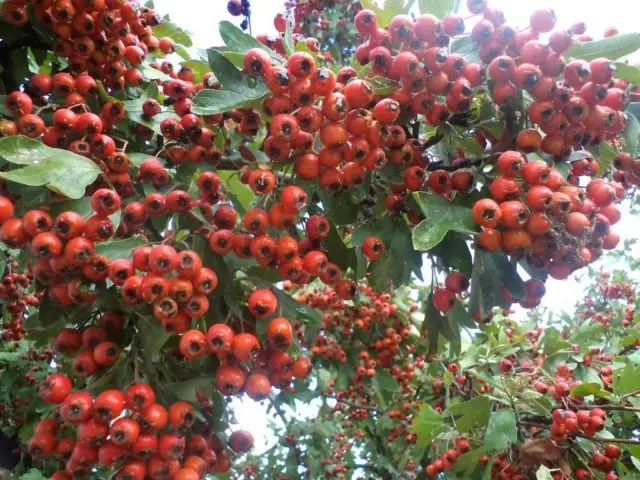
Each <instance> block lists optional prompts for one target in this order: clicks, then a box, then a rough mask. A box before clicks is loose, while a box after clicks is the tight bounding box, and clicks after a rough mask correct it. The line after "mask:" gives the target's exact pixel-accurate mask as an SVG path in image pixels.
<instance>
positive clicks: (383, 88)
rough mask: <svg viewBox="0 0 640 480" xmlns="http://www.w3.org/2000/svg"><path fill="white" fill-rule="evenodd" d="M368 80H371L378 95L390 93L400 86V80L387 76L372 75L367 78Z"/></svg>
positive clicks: (370, 83) (372, 86)
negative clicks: (396, 80)
mask: <svg viewBox="0 0 640 480" xmlns="http://www.w3.org/2000/svg"><path fill="white" fill-rule="evenodd" d="M367 82H369V85H371V88H373V89H374V90H375V92H376V95H389V94H390V93H393V92H395V91H396V90H397V89H399V88H400V85H399V84H398V82H394V81H393V80H391V79H389V78H386V77H378V76H376V77H372V78H369V79H367Z"/></svg>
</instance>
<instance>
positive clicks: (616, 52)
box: [565, 33, 640, 60]
mask: <svg viewBox="0 0 640 480" xmlns="http://www.w3.org/2000/svg"><path fill="white" fill-rule="evenodd" d="M638 49H640V33H621V34H619V35H615V36H613V37H608V38H603V39H602V40H596V41H592V42H575V43H574V44H573V46H572V47H571V48H570V49H569V51H568V52H567V53H566V54H565V55H566V56H567V57H570V58H581V59H583V60H593V59H594V58H600V57H605V58H608V59H610V60H617V59H618V58H620V57H624V56H625V55H629V54H630V53H633V52H635V51H636V50H638Z"/></svg>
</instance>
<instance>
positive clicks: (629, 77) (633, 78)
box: [616, 62, 640, 85]
mask: <svg viewBox="0 0 640 480" xmlns="http://www.w3.org/2000/svg"><path fill="white" fill-rule="evenodd" d="M616 78H621V79H622V80H626V81H627V82H633V83H635V84H636V85H640V67H636V66H635V65H629V64H628V63H622V62H616Z"/></svg>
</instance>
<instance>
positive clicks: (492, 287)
mask: <svg viewBox="0 0 640 480" xmlns="http://www.w3.org/2000/svg"><path fill="white" fill-rule="evenodd" d="M474 255H475V258H474V262H473V272H472V275H471V299H470V300H469V311H470V312H471V314H472V315H476V314H479V315H480V318H486V317H487V315H488V314H489V313H491V310H492V309H493V307H495V306H497V305H499V304H500V302H501V301H502V289H503V288H504V289H505V290H506V291H507V292H508V293H509V295H511V296H512V297H513V298H516V299H522V298H524V296H525V289H524V282H523V281H522V279H521V278H520V275H518V272H517V270H516V266H515V265H513V264H512V263H511V262H509V260H508V258H507V256H506V255H505V254H503V253H490V252H486V251H484V250H480V249H476V251H475V254H474Z"/></svg>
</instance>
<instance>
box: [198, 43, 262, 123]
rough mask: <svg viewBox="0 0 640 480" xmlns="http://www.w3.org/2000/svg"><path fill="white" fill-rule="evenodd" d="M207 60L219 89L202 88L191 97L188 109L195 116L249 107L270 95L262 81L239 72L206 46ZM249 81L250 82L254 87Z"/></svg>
mask: <svg viewBox="0 0 640 480" xmlns="http://www.w3.org/2000/svg"><path fill="white" fill-rule="evenodd" d="M208 52H209V63H210V65H211V70H212V71H213V73H214V74H215V75H216V78H217V79H218V80H219V81H220V83H222V85H223V88H222V89H221V90H211V89H204V90H201V91H199V92H198V93H197V94H196V95H195V97H194V104H193V107H192V108H191V111H192V112H193V113H195V114H197V115H215V114H217V113H224V112H228V111H229V110H233V109H235V108H242V107H248V106H250V105H252V104H253V103H254V102H257V101H260V100H262V99H263V98H264V97H265V96H267V95H268V94H269V89H268V88H267V86H266V85H265V84H264V82H263V81H262V80H258V79H254V78H250V77H249V76H248V75H245V74H244V73H242V72H240V71H239V70H238V69H237V68H236V67H235V66H234V65H233V63H231V62H230V61H229V60H228V59H227V58H225V57H224V55H223V54H221V53H220V52H219V51H217V50H214V49H209V50H208ZM249 82H252V83H253V86H251V85H250V83H249Z"/></svg>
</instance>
